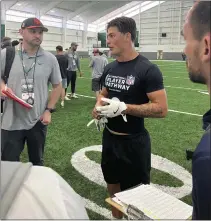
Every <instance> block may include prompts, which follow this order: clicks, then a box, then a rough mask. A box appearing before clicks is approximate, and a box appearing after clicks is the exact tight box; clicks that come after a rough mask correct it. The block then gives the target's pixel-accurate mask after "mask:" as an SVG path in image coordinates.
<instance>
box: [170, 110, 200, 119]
mask: <svg viewBox="0 0 211 221" xmlns="http://www.w3.org/2000/svg"><path fill="white" fill-rule="evenodd" d="M168 111H170V112H173V113H179V114H186V115H192V116H198V117H202V116H203V115H200V114H193V113H188V112H183V111H176V110H171V109H169V110H168Z"/></svg>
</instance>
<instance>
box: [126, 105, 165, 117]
mask: <svg viewBox="0 0 211 221" xmlns="http://www.w3.org/2000/svg"><path fill="white" fill-rule="evenodd" d="M124 114H128V115H133V116H136V117H155V118H156V117H157V118H160V117H165V116H166V114H167V108H163V107H162V106H161V105H160V104H156V103H148V104H142V105H132V104H127V109H126V110H125V111H124Z"/></svg>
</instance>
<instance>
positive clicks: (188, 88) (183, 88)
mask: <svg viewBox="0 0 211 221" xmlns="http://www.w3.org/2000/svg"><path fill="white" fill-rule="evenodd" d="M165 87H168V88H173V89H182V90H190V91H199V90H200V91H204V92H206V90H203V89H197V88H190V87H175V86H170V85H167V86H165Z"/></svg>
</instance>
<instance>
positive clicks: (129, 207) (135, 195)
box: [106, 185, 192, 220]
mask: <svg viewBox="0 0 211 221" xmlns="http://www.w3.org/2000/svg"><path fill="white" fill-rule="evenodd" d="M115 198H117V199H115ZM106 202H107V203H109V204H110V205H112V206H114V207H115V208H116V209H118V210H119V211H121V212H123V213H124V214H126V215H127V216H128V219H132V220H133V219H135V220H137V219H143V220H146V219H148V220H159V219H171V220H172V219H183V220H189V219H191V217H192V206H189V205H188V204H186V203H184V202H182V201H181V200H179V199H177V198H175V197H173V196H171V195H169V194H167V193H165V192H163V191H161V190H160V189H157V188H156V187H153V186H152V185H138V186H137V187H134V188H131V189H129V190H125V191H122V192H119V193H116V194H114V197H112V198H107V199H106Z"/></svg>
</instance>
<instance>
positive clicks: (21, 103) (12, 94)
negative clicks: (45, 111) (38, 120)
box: [2, 90, 33, 109]
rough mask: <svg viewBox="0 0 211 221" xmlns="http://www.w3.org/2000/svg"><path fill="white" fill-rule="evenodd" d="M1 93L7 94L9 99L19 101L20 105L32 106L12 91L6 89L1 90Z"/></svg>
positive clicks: (29, 107) (28, 107)
mask: <svg viewBox="0 0 211 221" xmlns="http://www.w3.org/2000/svg"><path fill="white" fill-rule="evenodd" d="M2 93H3V94H5V95H7V96H8V97H9V98H10V99H12V100H14V101H15V102H17V103H19V104H20V105H22V106H23V107H25V108H27V109H31V108H32V107H33V106H32V105H30V104H28V103H27V102H26V101H24V100H22V99H21V98H19V97H17V96H16V95H15V94H14V93H10V92H9V91H8V90H2Z"/></svg>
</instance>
